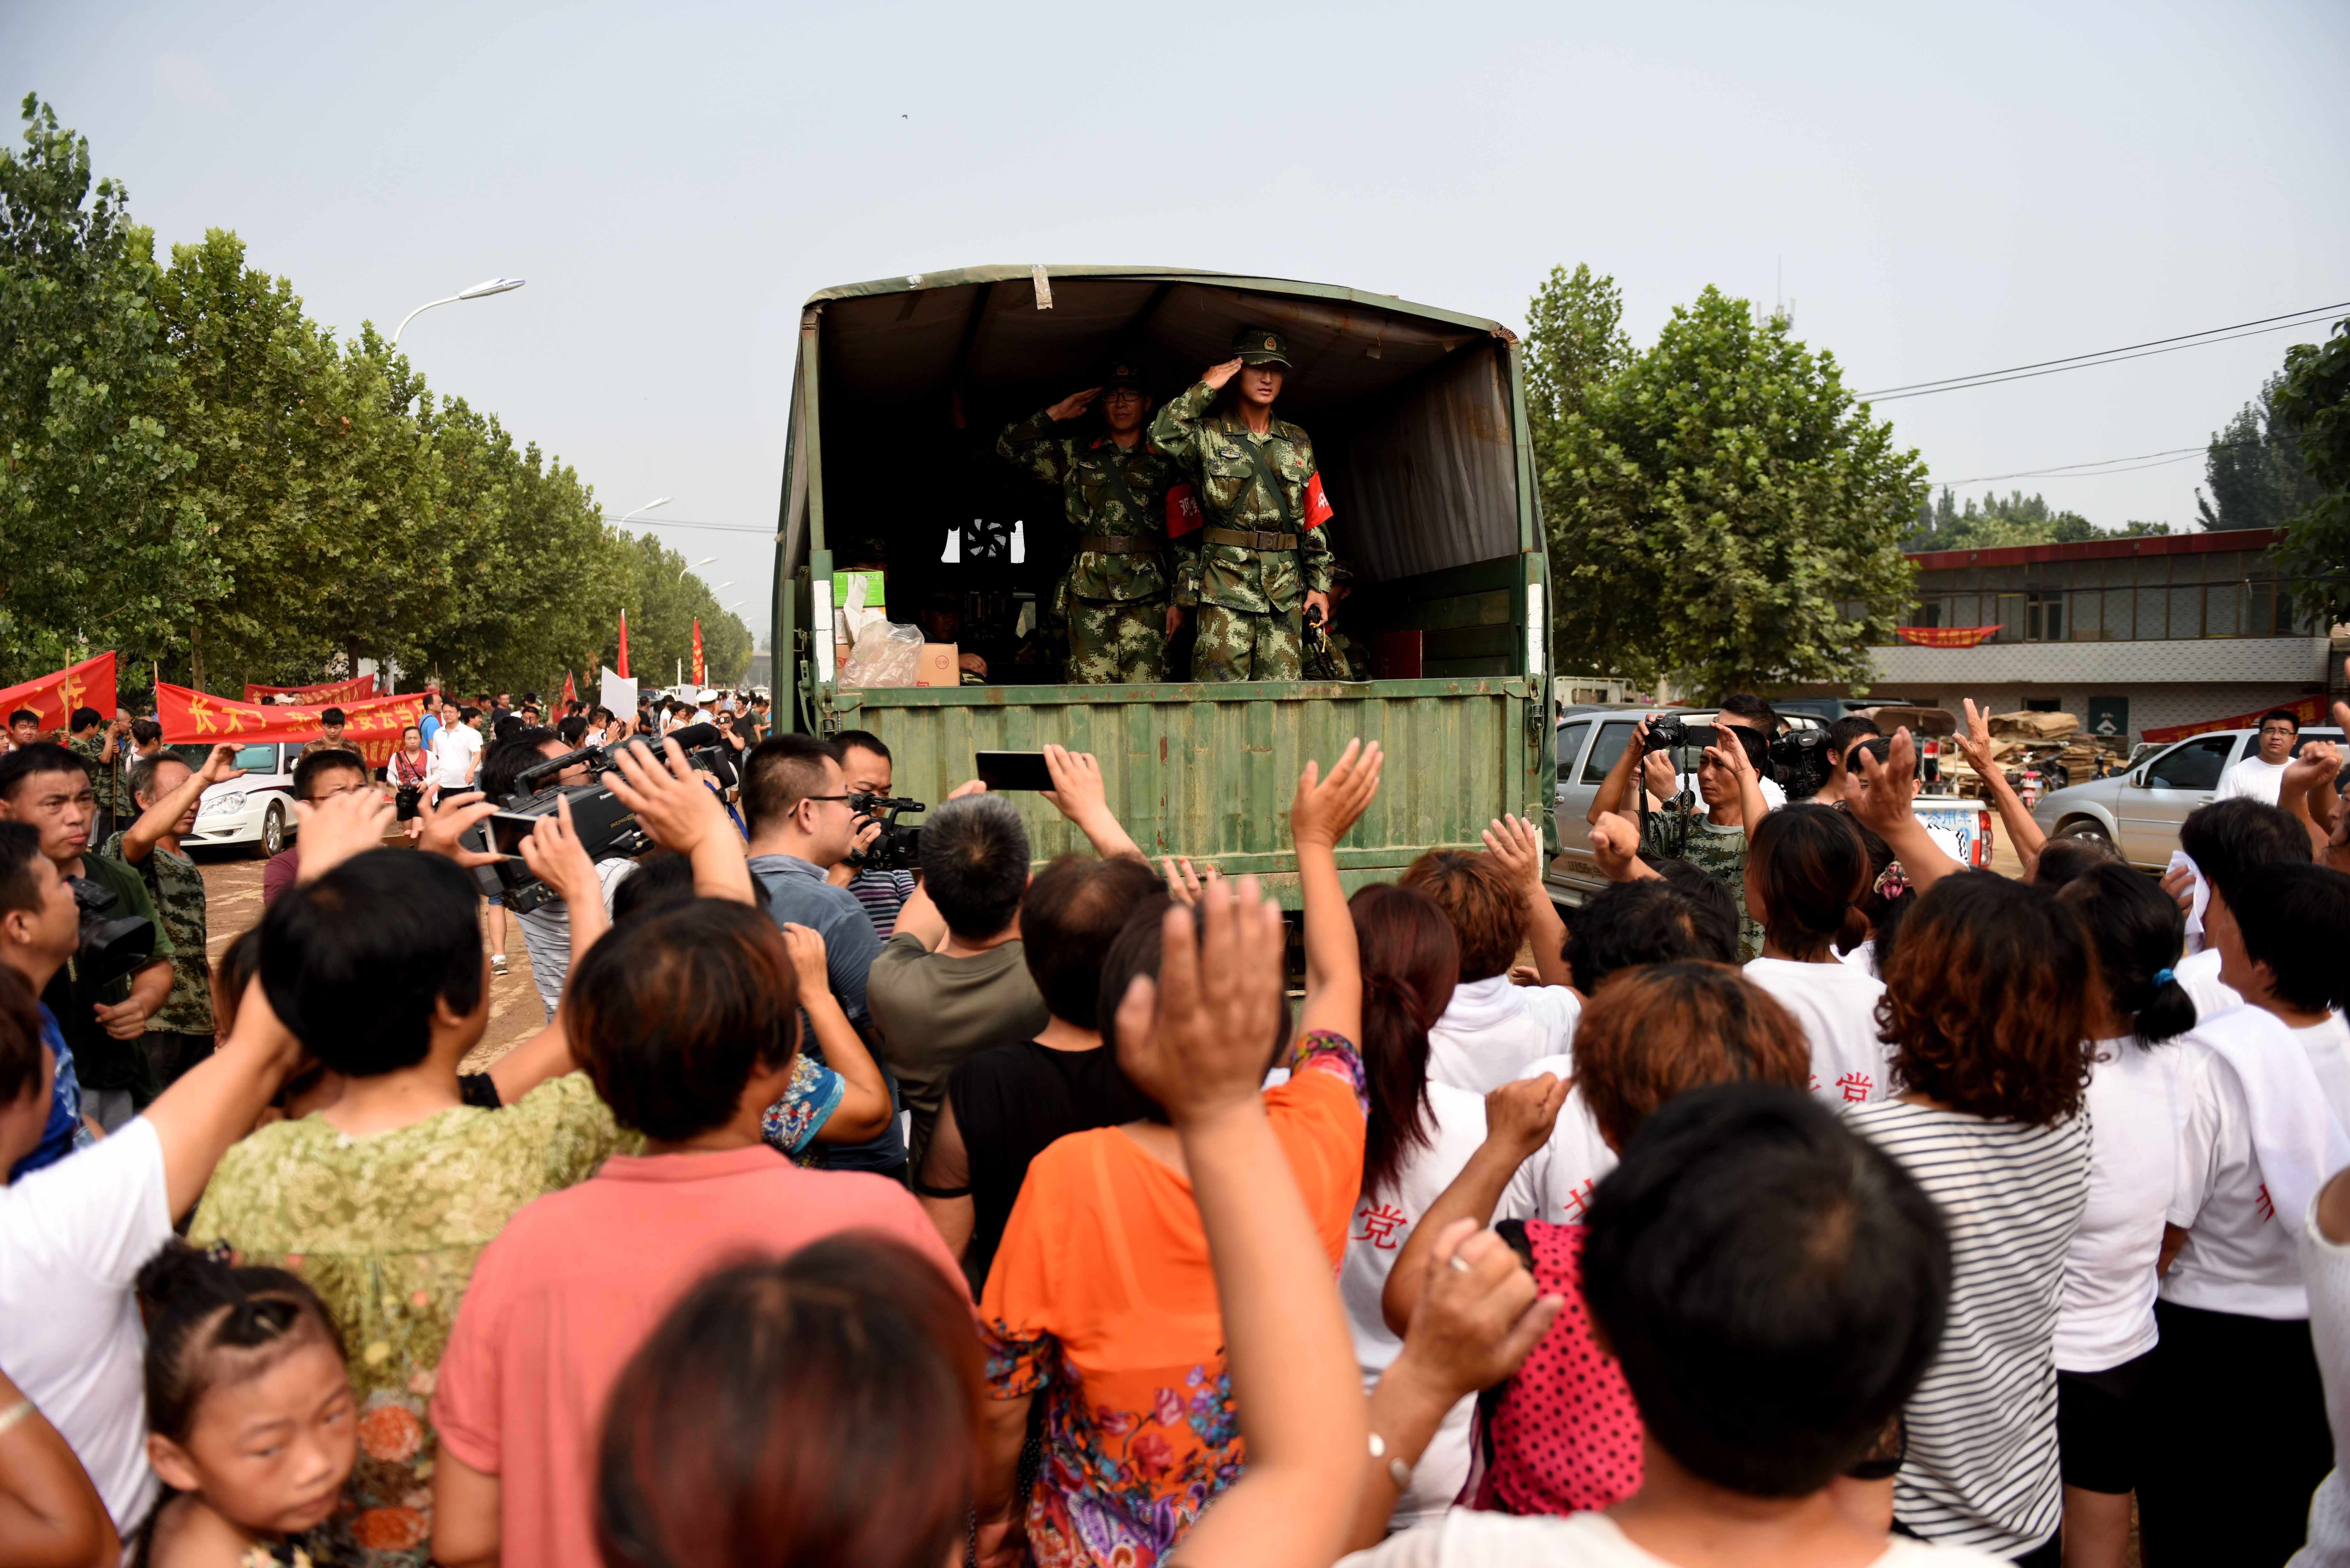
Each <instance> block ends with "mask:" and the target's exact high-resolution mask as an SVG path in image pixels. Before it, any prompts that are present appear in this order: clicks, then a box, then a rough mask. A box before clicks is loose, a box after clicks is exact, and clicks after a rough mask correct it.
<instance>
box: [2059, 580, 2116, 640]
mask: <svg viewBox="0 0 2350 1568" xmlns="http://www.w3.org/2000/svg"><path fill="white" fill-rule="evenodd" d="M2064 597H2065V598H2066V600H2067V601H2068V602H2067V604H2066V605H2065V617H2064V624H2065V630H2066V635H2067V636H2068V637H2069V638H2070V639H2072V640H2073V641H2074V642H2101V641H2103V640H2104V639H2105V635H2106V634H2105V633H2104V632H2103V631H2101V630H2100V629H2098V624H2097V610H2098V607H2100V606H2101V605H2103V604H2104V603H2105V598H2106V596H2105V595H2104V594H2102V593H2100V592H2099V591H2098V590H2096V589H2095V588H2091V589H2089V590H2088V591H2087V592H2085V593H2074V594H2067V595H2065V596H2064Z"/></svg>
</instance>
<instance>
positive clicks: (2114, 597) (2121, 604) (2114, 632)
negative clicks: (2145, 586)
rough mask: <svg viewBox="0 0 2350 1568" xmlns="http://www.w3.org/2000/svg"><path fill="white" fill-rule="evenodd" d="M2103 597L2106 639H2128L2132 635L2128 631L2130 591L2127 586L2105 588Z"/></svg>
mask: <svg viewBox="0 0 2350 1568" xmlns="http://www.w3.org/2000/svg"><path fill="white" fill-rule="evenodd" d="M2105 598H2106V618H2105V632H2106V640H2108V641H2111V642H2126V641H2128V640H2129V639H2130V637H2131V635H2132V633H2131V631H2130V605H2131V602H2132V597H2131V591H2130V590H2129V589H2127V588H2107V589H2106V590H2105Z"/></svg>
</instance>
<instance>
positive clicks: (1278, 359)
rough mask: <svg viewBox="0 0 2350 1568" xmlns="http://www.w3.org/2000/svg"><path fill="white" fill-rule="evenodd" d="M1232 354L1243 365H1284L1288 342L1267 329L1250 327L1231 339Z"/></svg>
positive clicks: (1287, 356)
mask: <svg viewBox="0 0 2350 1568" xmlns="http://www.w3.org/2000/svg"><path fill="white" fill-rule="evenodd" d="M1232 352H1233V353H1234V354H1236V355H1238V356H1239V357H1240V361H1241V363H1242V364H1243V365H1286V364H1288V363H1289V342H1288V340H1287V339H1286V338H1284V337H1282V335H1281V334H1280V333H1278V332H1275V331H1273V330H1272V329H1271V328H1269V327H1246V328H1244V329H1243V330H1242V332H1241V333H1240V334H1239V335H1238V336H1237V337H1234V338H1233V339H1232Z"/></svg>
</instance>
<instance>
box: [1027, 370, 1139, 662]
mask: <svg viewBox="0 0 2350 1568" xmlns="http://www.w3.org/2000/svg"><path fill="white" fill-rule="evenodd" d="M1096 398H1099V399H1100V400H1101V407H1102V422H1103V423H1104V424H1105V425H1107V427H1108V432H1107V434H1105V435H1098V436H1095V437H1093V438H1092V439H1091V440H1086V439H1082V438H1077V437H1072V436H1066V435H1060V434H1056V433H1055V429H1054V427H1055V426H1056V425H1062V424H1066V423H1067V422H1068V421H1071V420H1074V419H1076V417H1077V416H1078V415H1079V414H1082V413H1084V412H1085V411H1086V409H1087V407H1088V406H1089V405H1090V404H1091V403H1092V402H1093V401H1094V400H1095V399H1096ZM1149 413H1150V389H1149V385H1148V384H1147V383H1146V382H1145V381H1144V380H1143V379H1142V372H1141V371H1140V370H1139V369H1136V368H1135V367H1134V366H1132V365H1113V366H1111V367H1110V369H1109V374H1108V375H1107V377H1105V378H1104V379H1103V381H1102V384H1101V385H1100V386H1098V387H1089V388H1087V389H1086V390H1084V391H1082V392H1072V393H1071V394H1069V395H1068V396H1067V397H1066V398H1063V399H1062V400H1060V401H1059V402H1057V403H1055V404H1054V405H1053V406H1052V407H1051V408H1049V409H1046V410H1044V411H1043V412H1041V413H1038V414H1035V415H1032V416H1030V417H1029V418H1027V419H1025V420H1023V421H1020V422H1019V423H1018V424H1016V425H1012V426H1010V427H1008V428H1007V429H1006V430H1005V431H1004V432H1003V434H1002V435H1001V436H999V437H997V438H996V442H995V451H996V453H997V455H999V456H1001V457H1002V458H1003V460H1004V461H1005V462H1010V463H1013V464H1014V465H1015V466H1017V467H1020V468H1024V469H1026V470H1027V471H1028V472H1030V473H1033V474H1035V476H1036V477H1037V478H1039V479H1041V480H1043V481H1044V482H1045V483H1047V484H1054V485H1058V486H1059V487H1060V491H1061V506H1062V511H1063V514H1064V515H1066V517H1067V519H1068V523H1069V527H1070V530H1071V531H1072V532H1073V533H1075V534H1076V535H1077V548H1076V555H1075V556H1073V557H1072V558H1071V559H1070V562H1069V570H1068V575H1067V576H1066V577H1064V578H1063V579H1062V582H1063V584H1064V585H1065V586H1066V589H1067V591H1068V595H1069V605H1068V618H1069V666H1068V679H1069V680H1070V681H1071V682H1072V683H1074V684H1079V685H1099V684H1102V683H1104V682H1107V681H1131V680H1164V679H1165V678H1166V677H1165V666H1166V662H1167V639H1169V638H1170V637H1172V636H1174V635H1175V628H1177V627H1179V626H1180V625H1181V624H1182V612H1181V611H1180V610H1179V609H1177V608H1176V607H1174V605H1173V604H1172V603H1171V602H1170V593H1171V590H1172V582H1171V573H1170V571H1169V568H1168V563H1167V535H1166V525H1165V522H1164V516H1165V511H1166V501H1167V487H1168V485H1169V484H1170V483H1171V482H1172V481H1173V480H1174V478H1175V476H1176V467H1175V464H1174V463H1173V462H1170V461H1169V460H1168V459H1167V458H1165V457H1162V456H1160V455H1159V453H1158V452H1153V451H1152V450H1151V447H1150V443H1149V441H1144V440H1143V439H1142V422H1143V421H1144V420H1145V419H1147V418H1149ZM1055 597H1058V595H1057V593H1056V595H1055Z"/></svg>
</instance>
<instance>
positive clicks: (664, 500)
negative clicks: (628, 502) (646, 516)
mask: <svg viewBox="0 0 2350 1568" xmlns="http://www.w3.org/2000/svg"><path fill="white" fill-rule="evenodd" d="M676 499H677V497H675V496H673V495H664V496H661V497H660V498H659V499H658V500H653V501H648V502H646V503H645V504H643V505H642V506H639V507H638V508H637V510H636V512H629V513H625V514H622V516H621V518H620V522H619V523H615V524H612V525H613V526H614V527H615V528H617V527H619V526H620V524H622V523H626V522H627V521H628V520H629V518H631V517H634V516H636V515H637V513H639V512H650V511H651V510H652V509H653V508H654V507H656V506H666V505H668V504H670V503H671V502H672V501H674V500H676Z"/></svg>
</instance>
